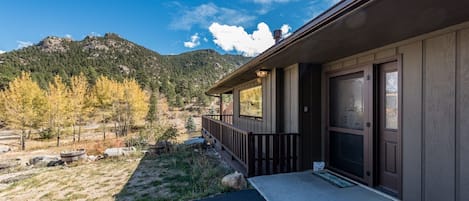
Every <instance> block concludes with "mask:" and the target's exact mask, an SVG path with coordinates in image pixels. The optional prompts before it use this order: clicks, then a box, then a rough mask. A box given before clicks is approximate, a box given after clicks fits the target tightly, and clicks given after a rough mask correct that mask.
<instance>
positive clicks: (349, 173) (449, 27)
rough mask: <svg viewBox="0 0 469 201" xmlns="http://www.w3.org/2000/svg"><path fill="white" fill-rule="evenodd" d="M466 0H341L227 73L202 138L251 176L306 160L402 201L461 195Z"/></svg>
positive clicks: (467, 176)
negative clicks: (221, 98)
mask: <svg viewBox="0 0 469 201" xmlns="http://www.w3.org/2000/svg"><path fill="white" fill-rule="evenodd" d="M468 10H469V1H464V0H448V1H443V0H412V1H409V0H344V1H341V2H339V3H338V4H336V5H335V6H334V7H332V8H331V9H329V10H327V11H326V12H324V13H323V14H321V15H320V16H318V17H316V18H315V19H313V20H312V21H310V22H308V23H307V24H305V25H304V26H303V27H301V28H299V29H298V30H297V31H296V32H294V33H293V34H292V35H291V36H290V37H288V38H285V39H283V40H281V41H279V42H278V43H276V44H275V45H274V46H273V47H271V48H270V49H268V50H266V51H265V52H263V53H262V54H260V55H259V56H257V57H255V58H253V59H252V60H251V61H250V62H248V63H247V64H245V65H243V66H241V67H240V68H239V69H237V70H236V71H234V72H232V73H231V74H229V75H227V76H226V77H224V78H223V79H221V80H220V81H219V82H217V83H216V84H215V85H214V86H213V87H212V88H210V89H209V90H208V91H207V94H211V95H221V94H232V96H233V101H234V103H233V115H212V116H204V117H203V133H204V134H206V135H207V136H209V137H212V138H213V139H214V141H215V142H216V143H219V144H220V146H221V147H222V148H223V149H224V150H227V151H228V153H230V154H231V155H232V157H233V159H234V160H236V161H239V162H240V163H241V166H242V167H243V168H245V169H246V174H247V175H249V176H252V175H260V174H273V173H278V172H289V171H298V170H304V169H311V168H312V163H313V161H325V163H326V168H328V169H329V170H331V171H334V172H336V173H338V174H341V175H343V176H345V177H348V178H350V179H353V180H355V181H358V182H361V183H363V184H365V185H368V186H370V187H372V188H376V189H378V190H380V191H383V192H385V193H388V194H390V195H392V196H395V197H396V198H400V199H402V200H412V201H413V200H436V201H439V200H445V201H446V200H448V201H451V200H469V12H468Z"/></svg>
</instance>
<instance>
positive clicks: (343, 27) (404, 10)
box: [207, 0, 469, 94]
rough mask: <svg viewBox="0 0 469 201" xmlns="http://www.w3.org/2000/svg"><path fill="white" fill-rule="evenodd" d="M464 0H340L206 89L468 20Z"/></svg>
mask: <svg viewBox="0 0 469 201" xmlns="http://www.w3.org/2000/svg"><path fill="white" fill-rule="evenodd" d="M468 9H469V1H461V0H447V1H443V0H411V1H409V0H344V1H341V2H339V3H338V4H336V5H335V6H333V7H332V8H330V9H329V10H327V11H326V12H324V13H323V14H321V15H319V16H318V17H316V18H315V19H313V20H311V21H310V22H308V23H307V24H305V25H304V26H303V27H301V28H299V29H298V30H297V31H295V32H294V33H293V34H292V35H291V36H290V37H288V38H286V39H284V40H282V41H280V42H279V43H277V44H275V45H274V46H272V47H271V48H269V49H267V50H266V51H264V52H263V53H261V54H260V55H259V56H257V57H255V58H253V59H251V60H250V61H249V62H248V63H246V64H244V65H243V66H241V67H240V68H238V69H236V70H235V71H233V72H232V73H230V74H229V75H227V76H225V77H224V78H223V79H221V80H220V81H218V82H217V83H215V85H214V86H213V87H212V88H210V89H209V90H208V91H207V94H221V93H225V92H228V91H231V90H232V89H233V87H235V86H236V85H239V84H241V83H244V82H246V81H249V80H252V79H255V78H256V73H255V71H256V70H259V69H273V68H282V67H287V66H289V65H291V64H295V63H319V64H322V63H326V62H329V61H333V60H336V59H340V58H343V57H346V56H350V55H353V54H357V53H360V52H363V51H366V50H370V49H374V48H378V47H381V46H384V45H387V44H390V43H394V42H398V41H401V40H404V39H408V38H411V37H414V36H418V35H421V34H424V33H428V32H431V31H435V30H438V29H442V28H445V27H448V26H451V25H455V24H459V23H462V22H465V21H468V20H469V13H468V11H467V10H468Z"/></svg>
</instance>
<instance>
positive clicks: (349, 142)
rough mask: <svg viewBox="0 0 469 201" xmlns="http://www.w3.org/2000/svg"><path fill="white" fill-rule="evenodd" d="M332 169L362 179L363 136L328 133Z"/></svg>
mask: <svg viewBox="0 0 469 201" xmlns="http://www.w3.org/2000/svg"><path fill="white" fill-rule="evenodd" d="M329 150H330V163H331V166H332V167H335V168H338V169H340V170H343V171H346V172H348V173H350V174H353V175H355V176H357V177H361V178H363V163H364V161H363V136H362V135H353V134H347V133H339V132H330V149H329Z"/></svg>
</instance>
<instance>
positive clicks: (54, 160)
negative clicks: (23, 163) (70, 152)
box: [29, 156, 64, 167]
mask: <svg viewBox="0 0 469 201" xmlns="http://www.w3.org/2000/svg"><path fill="white" fill-rule="evenodd" d="M63 164H64V162H63V161H62V160H60V158H59V157H58V156H36V157H33V158H31V159H29V165H33V166H34V167H51V166H58V165H63Z"/></svg>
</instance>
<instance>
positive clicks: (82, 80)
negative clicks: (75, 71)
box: [69, 73, 90, 142]
mask: <svg viewBox="0 0 469 201" xmlns="http://www.w3.org/2000/svg"><path fill="white" fill-rule="evenodd" d="M87 93H88V81H87V79H86V77H85V75H83V73H80V75H79V76H72V78H71V83H70V94H69V96H70V106H71V108H70V109H71V115H70V117H71V119H70V122H71V124H72V129H73V141H74V142H75V136H76V127H77V126H78V142H79V141H80V138H81V125H82V124H83V122H84V121H85V119H86V117H87V115H88V113H89V112H90V109H89V107H88V105H87V104H86V103H87Z"/></svg>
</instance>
